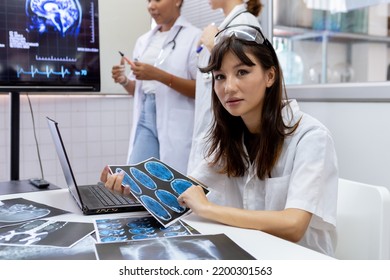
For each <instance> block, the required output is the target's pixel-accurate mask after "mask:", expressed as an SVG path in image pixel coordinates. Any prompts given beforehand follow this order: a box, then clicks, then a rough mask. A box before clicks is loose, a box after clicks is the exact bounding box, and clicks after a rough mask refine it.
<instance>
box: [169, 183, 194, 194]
mask: <svg viewBox="0 0 390 280" xmlns="http://www.w3.org/2000/svg"><path fill="white" fill-rule="evenodd" d="M192 185H193V184H192V183H191V182H190V181H188V180H185V179H175V180H173V181H172V182H171V188H172V189H173V190H174V191H175V193H177V194H178V195H181V194H182V193H183V192H185V191H186V190H187V189H188V188H189V187H191V186H192Z"/></svg>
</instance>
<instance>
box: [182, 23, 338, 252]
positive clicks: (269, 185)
mask: <svg viewBox="0 0 390 280" xmlns="http://www.w3.org/2000/svg"><path fill="white" fill-rule="evenodd" d="M216 42H219V43H217V44H216V45H215V46H214V48H213V50H212V53H211V59H210V62H209V65H208V66H207V67H205V68H202V72H204V73H208V72H211V73H212V77H213V79H212V80H213V93H212V109H213V114H214V118H213V122H212V126H211V127H212V128H211V132H210V135H209V139H208V140H209V145H208V147H209V149H208V154H207V156H208V158H207V159H206V160H204V161H203V163H201V164H200V165H199V166H198V167H197V168H196V169H194V171H193V172H192V173H191V174H190V176H191V177H193V178H194V179H196V180H198V181H199V182H200V183H202V184H203V185H205V186H208V187H209V189H210V193H209V195H208V196H206V195H205V193H204V192H203V189H202V188H201V187H200V186H192V187H190V188H188V189H187V190H186V191H185V192H184V193H182V194H181V195H180V196H179V197H178V201H179V203H181V205H182V206H185V207H188V208H191V209H192V211H193V212H194V213H195V214H197V215H199V216H201V217H203V218H206V219H209V220H212V221H215V222H219V223H223V224H227V225H231V226H235V227H242V228H248V229H256V230H261V231H264V232H267V233H270V234H272V235H275V236H278V237H281V238H284V239H286V240H289V241H292V242H297V243H299V244H301V245H303V246H305V247H308V248H311V249H314V250H316V251H319V252H321V253H324V254H327V255H330V256H333V254H334V246H335V240H336V228H335V225H336V207H337V186H338V185H337V184H338V167H337V158H336V153H335V148H334V143H333V140H332V137H331V135H330V133H329V131H328V129H327V128H326V127H324V126H323V125H322V124H321V123H320V122H319V121H318V120H316V119H314V118H313V117H311V116H309V115H307V114H305V113H303V112H302V111H300V110H299V107H298V104H297V102H296V101H295V100H288V99H287V96H286V92H285V88H284V83H283V74H282V70H281V69H280V65H279V62H278V59H277V56H276V54H275V51H274V50H273V47H272V45H271V43H270V42H269V41H268V40H266V39H265V37H264V35H263V34H262V33H261V30H260V29H258V28H256V27H252V26H247V25H240V26H230V27H228V28H226V29H224V30H222V31H221V32H220V33H218V34H217V36H216Z"/></svg>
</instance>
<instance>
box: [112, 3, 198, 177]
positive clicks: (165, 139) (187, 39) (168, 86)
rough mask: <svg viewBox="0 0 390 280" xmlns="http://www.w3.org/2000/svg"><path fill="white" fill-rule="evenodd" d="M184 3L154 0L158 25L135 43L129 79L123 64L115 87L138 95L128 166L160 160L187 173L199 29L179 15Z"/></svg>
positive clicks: (151, 7) (116, 72)
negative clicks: (148, 159) (148, 160)
mask: <svg viewBox="0 0 390 280" xmlns="http://www.w3.org/2000/svg"><path fill="white" fill-rule="evenodd" d="M182 3H183V1H182V0H159V1H156V0H150V1H148V11H149V13H150V14H151V16H152V18H153V19H154V20H155V21H156V24H157V26H156V27H155V28H154V29H152V30H151V31H149V32H147V33H146V34H144V35H142V36H141V37H140V38H139V39H138V40H137V42H136V44H135V47H134V52H133V61H132V65H131V66H130V68H131V73H130V75H128V76H127V75H126V74H125V65H124V63H125V60H124V59H122V61H121V65H115V66H114V67H113V69H112V77H113V79H114V81H115V82H117V83H119V84H121V85H122V86H123V87H124V88H125V89H126V90H127V92H128V93H129V94H131V95H134V107H133V108H134V113H133V127H132V130H131V136H130V144H129V151H128V163H129V164H130V163H137V162H140V161H142V160H145V159H147V158H149V157H152V156H153V157H156V158H159V159H161V160H162V161H164V162H165V163H167V164H169V165H171V166H172V167H174V168H175V169H177V170H178V171H181V172H183V173H185V172H186V169H187V164H188V157H189V152H190V146H191V139H192V131H193V124H194V106H195V101H194V97H195V79H196V71H197V64H196V44H197V42H198V41H199V37H200V30H199V29H197V28H195V27H194V26H193V25H191V24H190V23H189V22H188V21H186V20H185V19H184V18H183V17H182V16H181V15H180V9H181V6H182Z"/></svg>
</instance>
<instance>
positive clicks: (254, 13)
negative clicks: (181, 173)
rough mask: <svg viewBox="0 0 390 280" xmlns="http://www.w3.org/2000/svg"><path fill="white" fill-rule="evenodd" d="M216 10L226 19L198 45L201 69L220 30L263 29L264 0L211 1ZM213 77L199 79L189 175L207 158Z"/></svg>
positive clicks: (212, 27)
mask: <svg viewBox="0 0 390 280" xmlns="http://www.w3.org/2000/svg"><path fill="white" fill-rule="evenodd" d="M209 3H210V6H211V8H212V9H213V10H216V9H222V11H223V13H224V15H225V19H224V20H223V21H222V23H221V24H220V25H219V26H218V27H217V26H215V25H214V24H210V25H209V26H207V27H206V28H205V29H204V30H203V33H202V36H201V39H200V42H199V43H198V45H199V48H198V53H199V54H198V55H199V58H198V66H199V67H205V66H206V65H207V64H208V62H209V59H210V51H211V49H212V48H213V47H214V36H215V34H217V32H218V31H219V30H222V29H224V28H226V27H227V26H231V25H235V24H250V25H254V26H259V27H260V23H259V20H258V18H257V17H258V15H259V14H260V12H261V10H262V7H263V5H262V4H261V1H260V0H244V1H243V0H210V1H209ZM211 92H212V86H211V74H209V73H207V74H204V73H201V72H200V71H198V73H197V77H196V95H195V122H194V132H193V137H192V146H191V152H190V159H189V161H188V169H187V172H188V173H190V172H191V171H192V170H193V169H194V168H195V167H196V166H197V165H198V164H199V162H201V161H202V160H203V158H204V155H205V151H206V147H207V143H206V141H205V138H206V135H207V132H208V130H209V127H210V124H211V120H212V113H211Z"/></svg>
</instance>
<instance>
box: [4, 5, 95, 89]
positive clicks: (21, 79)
mask: <svg viewBox="0 0 390 280" xmlns="http://www.w3.org/2000/svg"><path fill="white" fill-rule="evenodd" d="M99 54H100V49H99V21H98V0H0V91H2V92H12V91H29V92H32V91H35V92H41V91H54V92H55V91H67V92H71V91H100V59H99Z"/></svg>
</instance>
